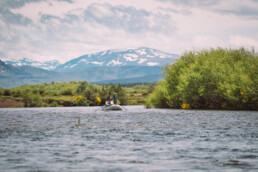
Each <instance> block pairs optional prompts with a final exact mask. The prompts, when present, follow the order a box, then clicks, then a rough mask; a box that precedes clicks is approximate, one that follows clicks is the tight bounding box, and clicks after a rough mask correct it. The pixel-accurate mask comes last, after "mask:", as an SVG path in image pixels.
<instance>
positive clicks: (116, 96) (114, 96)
mask: <svg viewBox="0 0 258 172" xmlns="http://www.w3.org/2000/svg"><path fill="white" fill-rule="evenodd" d="M117 99H118V95H117V94H116V93H114V95H113V101H114V104H117Z"/></svg>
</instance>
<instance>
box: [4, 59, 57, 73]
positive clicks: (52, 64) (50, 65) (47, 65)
mask: <svg viewBox="0 0 258 172" xmlns="http://www.w3.org/2000/svg"><path fill="white" fill-rule="evenodd" d="M1 60H3V61H4V62H5V63H6V64H12V65H14V66H32V67H37V68H42V69H46V70H53V69H55V68H56V67H57V66H59V65H60V63H59V62H58V61H57V60H53V61H45V62H40V61H36V60H32V59H28V58H23V59H19V60H17V59H12V58H8V59H1Z"/></svg>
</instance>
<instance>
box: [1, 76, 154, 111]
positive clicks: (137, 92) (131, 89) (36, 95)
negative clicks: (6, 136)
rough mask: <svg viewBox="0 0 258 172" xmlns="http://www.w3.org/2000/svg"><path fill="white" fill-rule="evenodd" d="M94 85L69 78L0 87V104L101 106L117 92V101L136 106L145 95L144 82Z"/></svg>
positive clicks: (9, 105)
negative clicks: (58, 81)
mask: <svg viewBox="0 0 258 172" xmlns="http://www.w3.org/2000/svg"><path fill="white" fill-rule="evenodd" d="M126 86H127V85H124V87H122V86H121V85H112V84H109V85H97V84H90V83H88V82H87V81H78V82H76V81H71V82H62V83H55V82H52V83H50V84H47V83H44V84H40V85H25V86H21V87H15V88H10V89H2V88H0V107H57V106H99V105H104V104H105V101H106V98H107V96H108V93H109V92H111V93H112V95H113V93H117V95H118V96H119V102H118V103H119V104H121V105H128V104H129V105H140V104H144V103H145V99H146V97H147V96H148V94H149V87H152V86H148V85H137V84H130V85H128V87H126Z"/></svg>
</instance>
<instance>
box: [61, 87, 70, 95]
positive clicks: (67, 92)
mask: <svg viewBox="0 0 258 172" xmlns="http://www.w3.org/2000/svg"><path fill="white" fill-rule="evenodd" d="M61 95H65V96H71V95H73V91H72V89H71V88H66V89H64V90H62V91H61Z"/></svg>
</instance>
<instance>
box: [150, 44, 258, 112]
mask: <svg viewBox="0 0 258 172" xmlns="http://www.w3.org/2000/svg"><path fill="white" fill-rule="evenodd" d="M257 87H258V55H257V54H256V53H255V52H254V50H253V51H249V50H246V49H244V48H241V49H237V50H233V49H222V48H217V49H210V50H204V51H199V52H186V53H184V54H183V55H182V57H181V58H180V59H179V60H178V61H177V62H176V63H174V64H171V65H169V66H166V68H165V81H162V82H160V83H159V84H158V85H157V86H156V88H155V90H154V92H153V94H152V95H151V96H150V97H149V99H150V101H151V103H152V104H153V105H154V106H155V107H170V108H181V107H182V105H183V104H189V106H190V107H191V108H194V109H249V110H257V109H258V88H257Z"/></svg>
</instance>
